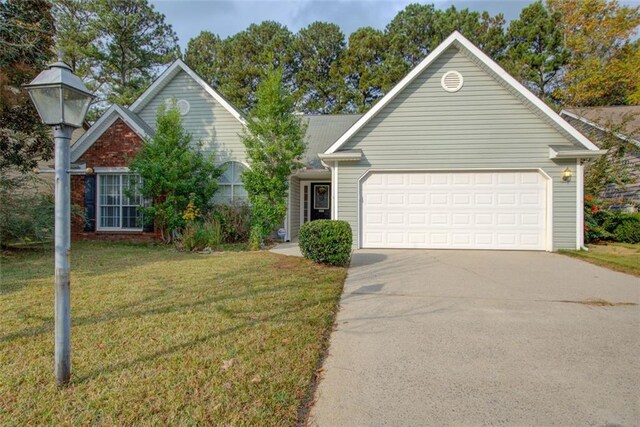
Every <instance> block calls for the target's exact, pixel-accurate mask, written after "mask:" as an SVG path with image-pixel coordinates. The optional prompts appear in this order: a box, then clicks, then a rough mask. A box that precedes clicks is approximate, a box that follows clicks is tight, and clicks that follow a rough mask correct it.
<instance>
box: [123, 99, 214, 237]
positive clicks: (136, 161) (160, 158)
mask: <svg viewBox="0 0 640 427" xmlns="http://www.w3.org/2000/svg"><path fill="white" fill-rule="evenodd" d="M156 123H157V127H156V133H155V136H154V137H153V138H151V139H150V140H148V141H144V143H143V146H142V148H141V149H140V151H138V153H137V154H136V156H135V158H133V159H132V160H131V163H130V165H129V166H130V168H131V170H132V171H133V172H135V173H137V174H138V175H140V177H142V183H141V186H140V192H141V194H142V196H143V197H144V198H145V199H146V200H151V201H153V203H152V204H151V205H150V206H148V207H145V208H143V212H144V214H145V215H148V216H150V217H151V218H154V220H155V225H156V227H158V228H160V230H161V231H162V238H163V240H164V241H165V242H171V241H172V240H173V238H174V236H175V231H176V230H178V229H180V228H181V227H183V226H184V221H185V220H184V218H183V215H184V212H185V210H186V208H187V205H188V204H189V202H192V203H193V205H194V206H195V207H196V208H197V209H199V210H200V211H201V212H203V213H205V212H207V211H208V210H209V209H210V208H211V199H212V197H213V194H214V193H215V191H216V189H217V188H218V182H217V179H218V177H219V176H220V174H221V170H220V169H219V168H218V167H216V166H215V164H214V162H213V155H211V156H205V155H204V154H203V153H202V152H201V150H200V149H199V148H200V147H194V146H192V144H191V142H192V138H191V135H190V134H189V133H188V132H186V131H185V130H184V128H183V126H182V116H181V115H180V112H179V111H178V109H177V108H176V105H175V101H174V105H173V106H172V107H171V108H169V109H166V108H165V106H164V105H162V106H160V108H159V109H158V115H157V118H156Z"/></svg>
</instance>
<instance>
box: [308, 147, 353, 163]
mask: <svg viewBox="0 0 640 427" xmlns="http://www.w3.org/2000/svg"><path fill="white" fill-rule="evenodd" d="M318 157H320V160H322V161H323V164H324V161H325V160H326V161H331V160H334V161H336V160H342V161H358V160H360V159H362V150H349V151H340V152H338V153H332V154H325V153H319V154H318Z"/></svg>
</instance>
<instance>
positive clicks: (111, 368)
mask: <svg viewBox="0 0 640 427" xmlns="http://www.w3.org/2000/svg"><path fill="white" fill-rule="evenodd" d="M332 300H333V298H319V299H315V300H314V301H311V302H309V303H308V304H303V305H298V306H297V307H295V308H288V309H282V310H279V311H277V312H276V313H273V314H271V315H269V316H266V317H263V318H260V319H253V318H248V317H246V316H243V315H236V314H235V312H234V311H233V310H229V309H225V310H223V312H224V313H225V314H226V315H227V316H229V317H231V318H233V319H240V320H242V321H243V323H242V324H240V325H236V326H232V327H230V328H226V329H224V330H222V331H218V332H214V333H210V334H207V335H206V336H203V337H199V338H196V339H193V340H191V341H188V342H185V343H180V344H176V345H172V346H169V347H167V348H165V349H162V350H158V351H155V352H153V353H149V354H145V355H142V356H139V357H136V358H134V359H132V360H129V361H125V362H120V363H114V364H110V365H106V366H103V367H100V368H97V369H94V370H92V371H91V372H89V373H87V374H85V375H79V376H78V377H77V378H76V379H75V380H74V381H73V383H76V384H78V383H84V382H88V381H90V380H92V379H95V378H97V377H98V376H100V375H104V374H107V373H112V372H118V371H123V370H125V369H129V368H132V367H134V366H136V365H139V364H141V363H146V362H150V361H153V360H156V359H159V358H162V357H166V356H170V355H172V354H174V353H178V352H180V351H183V350H187V349H191V348H193V347H196V346H199V345H202V344H204V343H207V342H209V341H211V340H215V339H216V338H220V337H221V336H224V335H229V334H232V333H236V332H239V331H241V330H243V329H247V328H250V327H254V326H256V325H257V324H259V323H266V322H278V323H283V322H286V323H292V322H293V323H300V324H302V323H308V322H310V319H309V318H308V317H306V316H300V317H299V318H298V317H297V318H295V319H285V318H282V317H283V316H287V315H291V314H293V313H297V312H301V311H306V310H307V309H309V308H312V307H315V306H317V305H318V304H322V303H328V302H330V301H332ZM316 321H317V319H316Z"/></svg>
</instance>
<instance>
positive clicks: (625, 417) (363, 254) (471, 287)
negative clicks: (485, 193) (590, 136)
mask: <svg viewBox="0 0 640 427" xmlns="http://www.w3.org/2000/svg"><path fill="white" fill-rule="evenodd" d="M593 299H600V300H604V301H607V302H610V303H634V304H639V303H640V279H638V278H637V277H633V276H630V275H626V274H622V273H617V272H614V271H610V270H607V269H604V268H601V267H597V266H595V265H592V264H588V263H586V262H584V261H580V260H577V259H573V258H569V257H566V256H564V255H559V254H550V253H544V252H497V251H421V250H384V251H383V250H361V251H358V252H356V253H355V254H354V257H353V260H352V263H351V267H350V270H349V276H348V278H347V281H346V283H345V291H344V294H343V296H342V305H341V310H340V312H339V314H338V318H337V326H336V330H335V331H334V332H333V334H332V336H331V345H330V349H329V355H328V357H327V359H326V361H325V363H324V366H323V367H324V371H323V373H322V379H321V381H320V383H319V385H318V389H317V391H316V402H315V404H314V406H313V407H312V409H311V413H310V417H309V423H310V424H311V425H321V426H367V425H390V426H399V425H479V424H501V425H514V424H518V425H523V424H525V425H550V424H555V425H606V424H609V425H638V424H640V305H625V304H620V305H615V306H606V307H603V306H599V305H594V304H583V303H582V302H586V301H588V300H593ZM571 301H574V302H571Z"/></svg>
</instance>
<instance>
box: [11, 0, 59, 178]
mask: <svg viewBox="0 0 640 427" xmlns="http://www.w3.org/2000/svg"><path fill="white" fill-rule="evenodd" d="M53 36H54V26H53V17H52V15H51V5H50V4H49V2H48V1H46V0H7V1H0V46H1V48H0V175H4V173H5V172H6V171H7V170H9V169H13V170H17V171H19V172H22V173H26V172H28V171H30V170H31V169H33V168H34V167H35V166H36V165H37V162H38V161H39V160H41V159H44V160H48V159H50V158H51V157H52V154H53V152H52V147H53V146H52V142H51V136H50V134H49V130H48V128H47V127H46V126H44V125H43V124H42V122H41V121H40V118H39V117H38V114H37V112H36V110H35V107H34V106H33V104H32V103H31V100H30V99H29V96H28V95H27V93H26V91H24V90H23V89H22V87H21V86H22V85H23V84H25V83H28V82H29V81H31V80H32V79H33V78H34V77H35V76H36V75H37V74H38V73H39V72H40V71H42V69H44V68H45V67H46V65H47V63H48V62H49V61H50V60H51V59H52V57H53V52H52V47H53Z"/></svg>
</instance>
